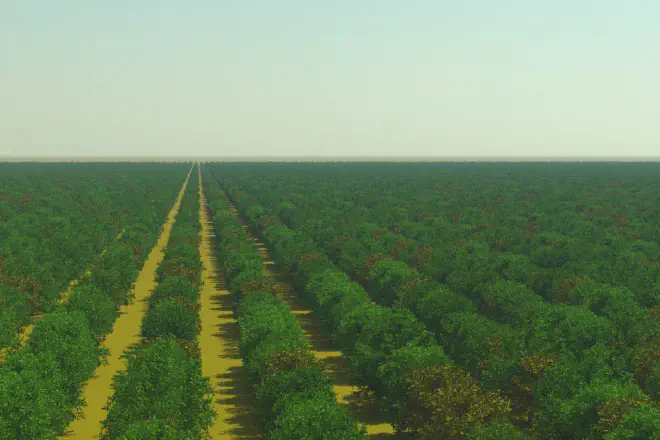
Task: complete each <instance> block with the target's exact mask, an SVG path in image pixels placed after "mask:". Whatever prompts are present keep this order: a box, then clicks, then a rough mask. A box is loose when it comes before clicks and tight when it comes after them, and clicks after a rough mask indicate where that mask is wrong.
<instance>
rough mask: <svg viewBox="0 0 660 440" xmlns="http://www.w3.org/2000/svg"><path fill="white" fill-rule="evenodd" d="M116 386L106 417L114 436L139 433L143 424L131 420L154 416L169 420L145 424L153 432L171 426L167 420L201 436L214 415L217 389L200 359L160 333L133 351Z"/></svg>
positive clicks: (188, 435) (189, 435) (187, 435)
mask: <svg viewBox="0 0 660 440" xmlns="http://www.w3.org/2000/svg"><path fill="white" fill-rule="evenodd" d="M114 388H115V392H114V394H113V396H112V398H111V400H110V403H109V412H108V417H107V419H106V420H105V421H104V422H103V425H104V427H105V430H106V433H105V438H108V439H114V438H120V437H121V436H122V435H127V436H130V435H133V436H135V435H136V434H135V432H136V430H137V429H138V428H137V427H135V426H134V427H132V428H131V430H129V427H130V426H131V424H134V423H139V422H145V421H150V420H151V421H157V420H158V421H162V422H163V423H158V424H157V425H156V426H153V424H152V427H150V428H147V427H145V426H144V425H142V426H141V427H140V430H144V431H147V432H152V434H150V435H153V431H156V432H158V431H161V432H167V431H169V429H167V428H165V427H164V426H163V425H167V426H168V427H169V428H172V430H177V431H180V432H181V433H182V434H185V436H183V437H184V438H201V433H202V431H203V430H204V429H205V428H206V427H207V426H209V425H210V423H211V421H212V419H213V413H212V410H211V398H210V397H209V395H210V394H211V393H212V390H211V387H210V385H209V382H208V379H206V378H202V372H201V363H200V361H199V359H196V358H191V357H189V356H188V355H187V354H186V353H185V352H184V351H183V350H182V349H181V348H179V347H178V346H177V344H176V342H175V341H174V340H171V339H167V338H162V339H159V340H157V341H156V342H155V343H153V344H151V345H150V346H148V347H146V348H143V349H140V350H137V351H136V352H135V353H134V354H132V355H129V356H128V364H127V368H126V371H123V372H121V373H118V374H117V376H115V379H114ZM154 423H155V422H154ZM131 431H132V433H131ZM169 435H171V434H169ZM129 438H130V437H129ZM165 438H168V437H165ZM171 438H179V437H176V436H174V437H171Z"/></svg>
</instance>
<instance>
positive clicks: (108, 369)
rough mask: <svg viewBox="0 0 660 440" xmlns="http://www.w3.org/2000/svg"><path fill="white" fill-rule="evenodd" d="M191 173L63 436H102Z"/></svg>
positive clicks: (121, 311)
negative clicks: (103, 423)
mask: <svg viewBox="0 0 660 440" xmlns="http://www.w3.org/2000/svg"><path fill="white" fill-rule="evenodd" d="M191 173H192V168H191V170H190V172H189V173H188V177H186V181H185V182H184V184H183V186H182V187H181V190H180V192H179V195H178V197H177V199H176V202H175V203H174V206H173V207H172V209H171V210H170V213H169V215H168V218H167V222H166V223H165V225H164V226H163V230H162V232H161V234H160V237H159V238H158V243H157V244H156V246H154V248H153V249H152V250H151V253H150V254H149V257H148V258H147V260H146V262H145V263H144V266H143V267H142V270H141V271H140V274H139V275H138V278H137V280H136V282H135V287H134V289H133V292H134V293H135V299H134V300H133V301H132V302H131V303H130V304H128V305H127V306H124V307H122V308H121V310H120V312H119V313H120V315H119V318H117V320H116V321H115V325H114V327H113V330H112V333H110V334H109V335H108V336H107V337H106V339H105V341H104V343H103V345H104V346H105V347H106V348H107V349H108V350H109V351H110V355H109V356H108V358H107V360H106V362H105V363H104V364H103V365H101V366H99V367H98V368H97V369H96V373H95V375H94V377H92V378H91V379H90V380H89V381H88V382H87V384H85V387H84V388H83V397H84V399H85V401H86V402H87V406H85V407H84V408H83V410H82V411H81V414H80V417H79V418H77V419H76V420H74V421H73V422H72V423H71V424H70V425H69V426H68V429H67V432H66V434H65V435H64V436H62V437H60V438H63V439H80V440H91V439H95V438H99V434H100V432H101V421H102V420H104V419H105V418H106V415H107V410H106V409H105V408H104V407H105V406H106V404H107V403H108V399H109V398H110V396H111V395H112V392H113V389H112V378H113V377H114V375H115V374H116V373H117V372H118V371H120V370H123V369H124V368H125V367H126V362H125V360H124V359H122V358H121V355H122V354H123V353H124V351H126V350H128V349H130V347H131V346H132V345H134V344H135V343H137V342H139V340H140V325H141V323H142V317H143V315H144V313H145V311H146V306H147V304H146V300H147V298H148V297H149V295H150V294H151V292H152V291H153V289H154V288H155V287H156V282H155V277H156V269H157V268H158V265H159V264H160V262H161V261H162V259H163V249H164V248H165V246H166V245H167V242H168V240H169V238H170V232H171V231H172V225H173V224H174V221H175V219H176V215H177V213H178V212H179V207H180V205H181V199H182V198H183V193H184V190H185V188H186V185H187V184H188V179H189V178H190V174H191Z"/></svg>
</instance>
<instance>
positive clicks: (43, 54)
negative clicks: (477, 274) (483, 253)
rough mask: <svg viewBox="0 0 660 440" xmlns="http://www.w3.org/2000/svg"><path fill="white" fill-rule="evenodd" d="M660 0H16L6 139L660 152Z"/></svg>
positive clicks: (1, 105)
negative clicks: (104, 0)
mask: <svg viewBox="0 0 660 440" xmlns="http://www.w3.org/2000/svg"><path fill="white" fill-rule="evenodd" d="M658 23H660V2H658V1H657V0H648V1H646V0H627V1H620V0H619V1H612V0H553V1H552V2H550V1H541V0H456V1H450V0H428V1H426V0H408V1H403V0H399V1H393V0H378V1H376V0H359V1H357V0H333V1H327V2H326V1H309V0H305V1H303V0H301V1H293V0H277V1H276V0H268V1H266V0H262V1H258V0H237V1H228V0H197V1H196V0H185V1H183V0H181V1H168V0H142V1H135V0H114V1H111V2H109V1H108V2H101V1H89V0H84V1H83V0H60V1H52V0H0V156H11V155H19V156H32V155H55V156H69V155H81V156H220V157H227V156H475V157H479V156H658V155H660V49H659V48H660V26H658Z"/></svg>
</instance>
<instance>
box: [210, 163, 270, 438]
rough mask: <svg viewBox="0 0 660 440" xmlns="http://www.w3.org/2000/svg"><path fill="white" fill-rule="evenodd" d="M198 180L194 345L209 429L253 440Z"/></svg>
mask: <svg viewBox="0 0 660 440" xmlns="http://www.w3.org/2000/svg"><path fill="white" fill-rule="evenodd" d="M199 179H200V185H199V186H200V198H201V210H200V220H201V223H202V242H201V244H200V254H201V257H202V262H203V271H202V280H203V287H202V292H201V310H200V317H201V322H202V331H201V333H200V335H199V344H200V349H201V357H202V371H203V374H204V376H207V377H210V378H211V384H212V386H213V391H214V398H213V409H214V410H215V411H216V413H217V418H216V420H215V423H214V425H213V426H212V427H211V429H210V430H209V433H210V434H211V438H212V439H213V440H216V439H255V440H256V439H257V438H258V435H259V430H258V427H259V419H258V416H257V414H255V413H254V412H253V408H254V406H253V401H252V398H253V392H252V389H251V387H250V385H249V383H248V382H247V381H246V379H245V374H244V373H243V365H242V362H241V358H240V356H239V351H238V342H239V341H238V338H239V330H238V325H237V323H236V320H235V319H234V317H233V315H232V310H231V302H232V300H231V297H230V296H229V292H228V291H227V289H226V287H225V280H224V274H223V273H222V271H220V270H218V268H217V262H216V258H215V255H217V253H216V250H215V246H214V244H215V233H214V229H213V224H212V222H211V219H210V218H209V217H210V215H209V211H208V203H207V200H206V196H205V195H204V193H203V189H202V184H201V181H202V180H201V179H202V178H201V175H200V176H199Z"/></svg>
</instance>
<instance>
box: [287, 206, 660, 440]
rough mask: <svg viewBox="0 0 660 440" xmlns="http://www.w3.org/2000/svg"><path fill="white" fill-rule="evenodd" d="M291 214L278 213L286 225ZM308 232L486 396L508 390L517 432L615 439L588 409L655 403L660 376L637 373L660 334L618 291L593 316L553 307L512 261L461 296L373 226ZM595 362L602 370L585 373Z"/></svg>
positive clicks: (400, 241)
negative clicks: (408, 316) (409, 318)
mask: <svg viewBox="0 0 660 440" xmlns="http://www.w3.org/2000/svg"><path fill="white" fill-rule="evenodd" d="M295 209H296V208H291V207H286V208H282V209H281V210H280V211H279V213H278V214H279V216H280V218H281V219H286V218H287V217H290V215H289V214H290V212H291V210H295ZM309 226H312V224H311V222H310V223H304V222H303V223H300V222H299V228H300V229H299V231H300V233H302V234H304V235H307V236H308V237H310V238H313V240H314V241H316V243H317V244H319V245H321V246H322V247H323V248H324V249H325V251H326V253H327V254H328V255H330V256H331V258H334V259H336V261H337V262H338V264H339V265H340V266H341V267H343V268H344V270H345V271H347V272H348V273H349V274H351V276H352V278H353V279H355V280H357V281H359V282H361V283H362V284H363V285H364V286H365V287H366V288H367V290H368V292H369V294H370V296H371V298H372V299H374V300H375V301H376V302H378V303H379V304H383V305H388V306H396V307H405V308H409V309H410V310H411V311H412V312H413V313H414V314H415V315H416V316H417V318H418V319H420V321H422V322H423V323H424V324H425V325H426V327H427V328H428V329H429V330H431V331H432V332H433V333H434V335H435V336H436V338H437V340H438V341H439V342H440V343H441V344H442V346H443V347H444V348H445V349H446V350H447V352H448V354H449V355H450V357H451V358H452V359H453V360H454V361H455V362H456V364H457V365H459V366H461V367H463V368H466V369H467V370H468V371H470V373H471V374H472V375H473V376H474V377H478V378H479V379H480V381H481V385H482V387H483V388H484V389H490V390H493V389H501V390H503V391H502V392H503V393H504V394H505V395H507V396H508V397H510V398H511V400H512V405H513V407H514V412H515V413H516V414H517V415H518V421H519V422H520V423H521V425H527V426H528V425H530V424H533V428H534V431H535V432H536V433H537V434H539V435H543V436H553V435H554V436H559V437H562V438H563V437H567V436H570V435H576V436H578V437H584V436H587V435H590V434H592V435H595V436H596V437H599V436H603V435H605V433H606V432H608V431H611V428H612V426H611V425H612V423H611V420H608V416H607V415H605V414H600V415H598V416H597V417H592V415H587V413H584V408H588V409H589V411H591V412H593V413H598V412H599V411H603V409H604V408H606V407H609V408H614V407H615V406H616V407H617V414H616V419H617V420H621V419H622V418H623V417H624V416H626V415H627V414H628V413H629V412H631V411H632V410H634V409H635V408H637V407H639V406H640V405H642V404H646V403H648V402H649V401H650V400H651V399H654V398H657V395H658V391H657V390H658V383H659V382H658V380H659V379H660V375H656V374H653V371H654V370H653V369H650V368H649V369H648V371H646V370H645V369H643V368H640V367H641V366H642V365H640V364H641V362H640V360H639V358H638V354H639V352H640V350H639V347H645V346H648V345H649V344H646V345H645V343H646V342H648V341H654V340H656V339H657V336H658V334H659V333H660V327H658V325H657V324H654V322H653V320H652V319H651V318H650V317H649V316H647V314H646V313H645V311H644V310H643V309H641V308H640V307H639V306H638V305H636V304H635V303H634V299H633V297H632V296H630V295H628V294H627V293H626V292H623V291H621V290H620V289H619V290H618V291H617V290H615V289H610V290H606V291H603V292H602V293H601V292H599V293H601V294H600V296H598V299H597V300H595V301H594V304H593V305H592V307H590V310H589V309H587V308H586V307H584V308H583V307H578V306H574V305H569V304H553V303H548V302H546V301H544V299H543V297H542V296H540V295H538V294H537V293H535V292H534V291H532V290H530V289H529V288H528V287H527V286H526V285H524V284H522V283H520V282H518V281H514V280H515V279H517V278H516V276H517V275H519V274H521V273H526V272H527V271H528V270H530V269H529V268H526V267H524V265H521V264H520V261H518V259H517V258H516V257H515V256H513V255H510V256H506V257H502V258H501V259H500V260H498V261H499V262H500V263H502V264H503V263H504V262H506V264H507V265H508V266H507V267H504V273H505V275H506V276H507V277H510V278H509V279H506V278H497V277H496V278H495V279H493V280H491V281H490V282H482V283H481V284H480V285H479V286H478V288H475V289H467V290H465V289H464V290H458V291H455V290H453V289H452V288H450V287H449V286H448V285H447V284H444V283H439V282H437V281H435V280H431V279H429V277H428V276H425V274H424V269H425V266H424V265H423V264H418V263H415V260H416V258H413V257H412V256H411V255H412V254H413V250H414V248H415V246H414V245H413V243H412V242H411V241H410V240H407V241H406V240H404V238H403V237H402V236H401V235H398V234H395V233H392V232H391V231H387V230H386V229H385V228H381V227H378V226H377V225H375V224H371V223H361V224H358V225H357V226H353V227H350V226H348V224H346V225H345V229H344V230H343V231H341V230H340V231H336V232H334V234H333V232H331V231H329V228H328V225H327V224H326V225H325V227H323V228H320V227H319V226H320V224H319V222H318V221H317V222H316V224H315V225H314V226H313V227H312V228H309ZM320 231H323V232H322V233H319V232H320ZM347 233H348V235H346V234H347ZM466 248H468V246H466ZM399 258H401V259H399ZM413 265H414V266H416V267H411V266H413ZM469 272H470V270H469V269H466V272H465V277H466V278H467V277H468V276H469ZM457 283H458V284H460V282H458V281H457V279H454V285H456V284H457ZM468 292H471V293H469V294H468ZM594 296H597V295H594ZM647 351H648V350H647ZM555 363H558V365H557V368H553V366H554V365H555ZM580 363H582V364H584V365H583V366H582V367H580V366H579V364H580ZM594 363H600V364H602V365H603V366H605V367H604V368H601V369H600V370H598V371H597V372H591V373H584V371H585V368H584V367H585V366H588V365H592V364H594ZM614 365H616V367H615V366H614ZM567 367H568V371H570V373H568V374H567V372H566V371H567ZM546 373H547V374H546ZM645 373H647V374H645ZM633 374H634V375H635V378H634V379H635V381H636V383H637V384H635V385H633V384H631V382H632V381H633ZM577 382H582V383H581V384H580V385H579V386H576V385H575V384H576V383H577ZM637 385H642V387H643V390H644V391H645V392H646V393H648V395H647V394H645V393H644V392H642V389H640V387H639V386H637ZM650 414H652V412H650ZM657 415H658V416H660V413H658V414H657Z"/></svg>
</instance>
